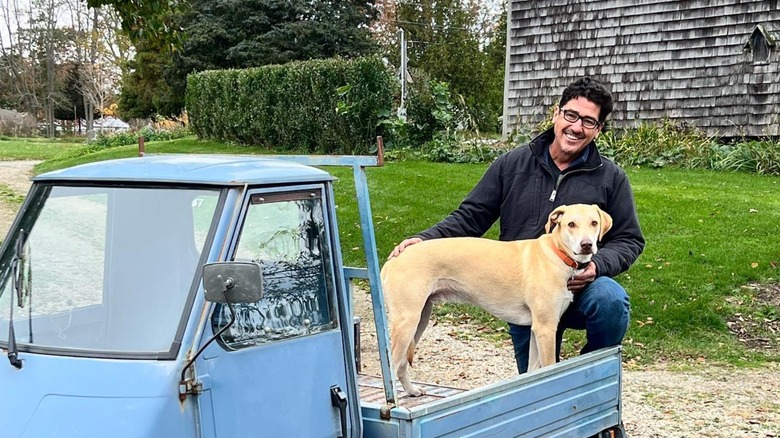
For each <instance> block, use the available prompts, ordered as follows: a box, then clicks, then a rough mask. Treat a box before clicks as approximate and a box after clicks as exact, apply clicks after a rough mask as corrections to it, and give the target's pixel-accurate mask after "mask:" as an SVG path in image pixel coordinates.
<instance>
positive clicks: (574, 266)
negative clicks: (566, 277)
mask: <svg viewBox="0 0 780 438" xmlns="http://www.w3.org/2000/svg"><path fill="white" fill-rule="evenodd" d="M552 248H553V251H555V254H557V255H558V257H560V258H561V260H563V263H566V266H568V267H570V268H572V269H585V268H586V267H588V264H589V263H590V262H588V263H580V262H578V261H577V260H574V259H573V258H571V257H569V255H568V254H566V253H565V252H563V251H561V250H560V248H558V247H557V246H555V244H554V243H553V244H552Z"/></svg>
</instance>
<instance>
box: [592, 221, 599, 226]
mask: <svg viewBox="0 0 780 438" xmlns="http://www.w3.org/2000/svg"><path fill="white" fill-rule="evenodd" d="M590 225H591V226H593V227H597V226H599V223H598V222H597V221H593V222H591V223H590Z"/></svg>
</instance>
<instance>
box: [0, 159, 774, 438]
mask: <svg viewBox="0 0 780 438" xmlns="http://www.w3.org/2000/svg"><path fill="white" fill-rule="evenodd" d="M35 163H36V162H31V161H13V162H0V184H2V185H4V186H7V187H10V188H11V189H12V190H14V191H16V192H18V193H21V194H24V193H26V191H27V188H28V187H29V184H30V182H29V178H30V175H31V170H32V166H33V165H34V164H35ZM14 214H15V211H14V208H13V206H10V205H8V204H7V203H4V202H2V201H0V235H2V236H3V238H4V237H5V233H6V231H7V229H8V228H9V227H10V225H11V223H12V221H13V218H14ZM354 302H355V304H354V305H355V314H356V315H358V316H360V317H361V318H362V321H363V323H362V325H361V326H362V327H361V328H362V337H361V340H362V360H363V363H364V368H363V371H364V372H366V373H369V374H376V375H378V374H379V366H378V353H377V347H376V335H375V331H374V329H373V316H372V315H371V300H370V297H369V296H368V294H366V293H364V292H362V291H356V293H355V298H354ZM478 331H479V328H478V327H475V326H471V325H468V324H460V325H454V324H451V323H445V322H440V323H436V322H432V323H431V325H429V327H428V330H427V331H426V332H425V335H424V336H423V339H422V341H421V343H420V346H419V347H418V354H417V355H416V360H415V367H414V368H413V371H412V372H413V376H414V377H415V379H418V380H422V381H428V382H432V383H440V384H444V385H449V386H454V387H459V388H465V389H468V388H473V387H475V386H479V385H483V384H486V383H491V382H496V381H499V380H503V379H506V378H509V377H511V376H513V375H514V374H515V373H516V370H515V365H514V359H513V358H512V355H511V345H510V344H509V343H508V342H507V343H506V344H504V345H497V344H495V343H494V342H491V341H487V340H485V339H483V338H481V337H480V336H478ZM778 395H780V367H777V366H772V367H771V368H765V369H760V370H747V369H734V368H725V367H716V366H712V365H701V366H700V367H699V368H697V369H695V370H692V371H685V372H681V371H670V370H667V369H664V368H663V367H660V366H658V367H653V368H650V369H643V370H626V371H625V372H624V381H623V420H624V422H625V426H626V430H627V432H628V435H629V436H630V437H648V438H652V437H659V438H660V437H664V438H666V437H683V436H685V437H723V438H736V437H750V438H780V399H779V398H778Z"/></svg>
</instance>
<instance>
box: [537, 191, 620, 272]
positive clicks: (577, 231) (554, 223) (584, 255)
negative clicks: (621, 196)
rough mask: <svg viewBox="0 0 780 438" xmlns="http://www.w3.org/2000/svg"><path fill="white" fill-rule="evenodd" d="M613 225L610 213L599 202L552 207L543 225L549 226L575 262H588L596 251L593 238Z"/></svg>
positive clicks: (547, 229) (596, 238) (548, 228)
mask: <svg viewBox="0 0 780 438" xmlns="http://www.w3.org/2000/svg"><path fill="white" fill-rule="evenodd" d="M610 228H612V216H610V215H609V214H607V213H606V212H605V211H603V210H602V209H600V208H599V207H598V205H595V204H592V205H586V204H572V205H561V206H560V207H558V208H556V209H555V210H553V212H552V213H550V216H549V218H548V220H547V224H546V225H545V226H544V229H545V231H546V232H547V233H550V231H551V230H552V231H553V232H554V233H555V234H556V235H557V236H556V244H559V245H562V247H561V248H560V249H562V250H563V251H565V252H566V253H568V254H569V256H571V258H573V259H574V260H577V261H578V262H582V263H585V262H588V261H590V259H591V257H593V255H594V254H596V252H597V251H598V247H597V246H596V242H597V241H599V240H601V238H602V237H604V234H606V233H607V231H609V229H610Z"/></svg>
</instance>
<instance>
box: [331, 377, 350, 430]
mask: <svg viewBox="0 0 780 438" xmlns="http://www.w3.org/2000/svg"><path fill="white" fill-rule="evenodd" d="M330 404H331V405H333V407H336V408H338V409H339V417H340V418H341V435H339V438H345V437H346V436H347V394H345V393H344V391H342V390H341V388H339V386H338V385H333V386H331V387H330Z"/></svg>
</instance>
